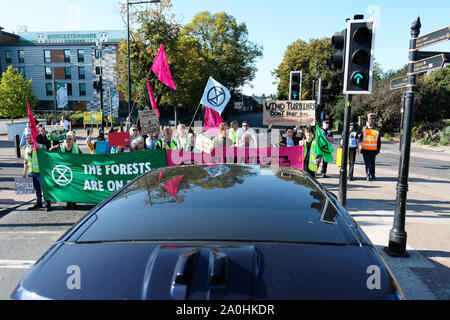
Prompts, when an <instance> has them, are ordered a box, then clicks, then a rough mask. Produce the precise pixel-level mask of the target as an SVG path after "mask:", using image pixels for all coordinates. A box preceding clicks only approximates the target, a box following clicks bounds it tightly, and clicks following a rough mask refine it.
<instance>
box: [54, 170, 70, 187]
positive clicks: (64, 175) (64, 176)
mask: <svg viewBox="0 0 450 320" xmlns="http://www.w3.org/2000/svg"><path fill="white" fill-rule="evenodd" d="M52 177H53V181H55V183H56V184H57V185H60V186H63V187H64V186H67V185H69V184H70V183H71V182H72V179H73V173H72V170H70V168H69V167H67V166H63V165H58V166H56V167H55V168H53V171H52Z"/></svg>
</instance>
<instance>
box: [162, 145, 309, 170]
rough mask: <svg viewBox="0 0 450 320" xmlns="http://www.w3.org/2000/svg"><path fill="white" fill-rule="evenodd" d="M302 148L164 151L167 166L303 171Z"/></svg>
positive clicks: (229, 148) (231, 148)
mask: <svg viewBox="0 0 450 320" xmlns="http://www.w3.org/2000/svg"><path fill="white" fill-rule="evenodd" d="M303 153H304V151H303V146H297V147H289V148H234V147H227V148H216V149H214V150H212V152H211V153H210V154H209V153H194V152H186V151H176V150H166V159H167V166H168V167H173V166H180V165H188V164H225V163H240V164H255V165H256V164H261V165H272V166H281V167H291V168H299V169H303Z"/></svg>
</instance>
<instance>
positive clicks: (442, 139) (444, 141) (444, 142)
mask: <svg viewBox="0 0 450 320" xmlns="http://www.w3.org/2000/svg"><path fill="white" fill-rule="evenodd" d="M448 142H449V138H447V137H443V138H441V146H444V147H445V146H448Z"/></svg>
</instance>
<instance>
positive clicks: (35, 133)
mask: <svg viewBox="0 0 450 320" xmlns="http://www.w3.org/2000/svg"><path fill="white" fill-rule="evenodd" d="M27 107H28V118H29V120H30V130H31V136H32V137H33V143H34V146H33V150H36V148H37V143H36V137H37V136H38V135H39V130H38V128H37V125H36V122H35V121H34V117H33V113H32V112H31V109H30V104H29V103H28V100H27Z"/></svg>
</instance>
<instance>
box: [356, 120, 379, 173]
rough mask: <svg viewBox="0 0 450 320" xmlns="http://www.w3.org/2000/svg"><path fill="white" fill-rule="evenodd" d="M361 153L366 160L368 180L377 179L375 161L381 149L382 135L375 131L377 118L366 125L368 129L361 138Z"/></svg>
mask: <svg viewBox="0 0 450 320" xmlns="http://www.w3.org/2000/svg"><path fill="white" fill-rule="evenodd" d="M360 141H361V142H362V144H361V153H362V155H363V158H364V164H365V166H366V180H367V181H370V180H374V179H376V177H375V160H376V157H377V155H378V154H379V153H380V149H381V135H380V131H379V130H377V129H375V118H371V119H369V121H367V123H366V128H364V130H363V131H362V133H361V136H360Z"/></svg>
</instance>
